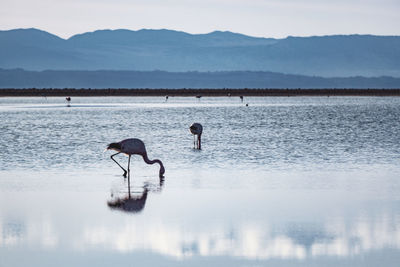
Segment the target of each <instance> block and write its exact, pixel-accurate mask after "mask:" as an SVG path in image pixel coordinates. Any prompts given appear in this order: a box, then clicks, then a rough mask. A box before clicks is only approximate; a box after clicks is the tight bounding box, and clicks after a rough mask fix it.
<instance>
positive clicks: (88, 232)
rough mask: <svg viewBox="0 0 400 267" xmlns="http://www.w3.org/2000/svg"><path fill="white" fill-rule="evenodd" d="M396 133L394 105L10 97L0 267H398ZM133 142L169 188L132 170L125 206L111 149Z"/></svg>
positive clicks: (3, 102) (399, 148)
mask: <svg viewBox="0 0 400 267" xmlns="http://www.w3.org/2000/svg"><path fill="white" fill-rule="evenodd" d="M245 103H249V106H248V107H246V106H245V105H244V104H245ZM399 118H400V98H386V97H329V98H328V97H270V98H245V100H244V103H241V102H240V99H239V98H236V97H230V98H229V97H225V98H208V97H203V98H201V99H200V100H197V99H195V98H185V97H170V98H169V99H168V102H166V101H165V99H164V98H161V97H115V98H111V97H98V98H97V97H86V98H85V97H73V98H72V101H71V105H70V107H67V104H66V103H65V100H64V98H50V97H49V98H0V121H1V124H0V135H1V139H0V146H1V148H2V149H1V151H0V159H1V161H0V164H1V169H0V266H25V265H38V266H47V265H48V266H53V265H54V264H57V265H60V266H87V265H89V264H92V265H94V264H95V265H96V266H110V265H115V264H117V265H118V264H128V265H133V264H135V265H139V266H146V265H154V266H180V265H182V266H188V265H189V266H204V265H205V264H208V265H211V266H266V265H273V266H301V265H304V266H398V265H399V263H400V205H399V204H400V202H399V201H400V197H399V195H400V194H399V193H400V181H399V178H398V177H400V175H399V174H400V164H399V163H400V121H399ZM195 121H196V122H200V123H202V124H203V127H204V134H203V136H202V141H203V143H202V150H201V151H198V150H194V149H193V137H192V136H191V134H190V133H189V131H188V126H189V125H190V124H191V123H193V122H195ZM129 137H136V138H140V139H142V140H143V141H144V142H145V144H146V147H147V151H148V154H149V157H150V158H151V159H153V158H159V159H161V160H162V161H163V163H164V165H165V168H166V174H165V179H164V180H160V179H159V178H158V176H157V174H158V166H157V165H156V164H155V165H151V166H150V165H146V164H145V163H144V162H143V160H142V159H141V158H140V157H138V156H135V157H133V162H132V177H131V181H130V182H131V195H132V198H131V199H129V200H128V201H125V198H126V197H127V195H128V186H127V179H124V178H123V177H122V170H121V169H119V167H118V166H117V165H116V164H115V163H114V162H112V161H111V160H110V158H109V156H110V155H111V152H104V153H103V150H104V148H105V147H106V145H107V144H108V143H111V142H115V141H119V140H122V139H125V138H129ZM117 157H118V160H119V161H120V162H121V163H122V164H124V165H126V164H127V158H126V157H124V156H117ZM21 255H23V257H21Z"/></svg>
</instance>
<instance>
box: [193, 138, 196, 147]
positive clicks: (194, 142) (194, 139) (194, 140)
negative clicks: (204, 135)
mask: <svg viewBox="0 0 400 267" xmlns="http://www.w3.org/2000/svg"><path fill="white" fill-rule="evenodd" d="M193 148H196V135H193Z"/></svg>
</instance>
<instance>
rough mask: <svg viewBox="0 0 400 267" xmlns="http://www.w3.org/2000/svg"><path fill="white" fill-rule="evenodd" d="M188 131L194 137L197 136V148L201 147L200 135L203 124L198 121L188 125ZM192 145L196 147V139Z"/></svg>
mask: <svg viewBox="0 0 400 267" xmlns="http://www.w3.org/2000/svg"><path fill="white" fill-rule="evenodd" d="M189 130H190V132H191V133H192V134H193V136H194V137H196V136H197V149H201V135H202V133H203V126H202V125H201V124H200V123H197V122H195V123H193V124H192V125H190V127H189ZM193 145H194V147H196V141H194V144H193Z"/></svg>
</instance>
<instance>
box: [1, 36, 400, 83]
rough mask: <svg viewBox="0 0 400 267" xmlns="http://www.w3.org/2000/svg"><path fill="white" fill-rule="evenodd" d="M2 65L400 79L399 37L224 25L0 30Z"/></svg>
mask: <svg viewBox="0 0 400 267" xmlns="http://www.w3.org/2000/svg"><path fill="white" fill-rule="evenodd" d="M0 68H3V69H14V68H23V69H26V70H32V71H41V70H134V71H154V70H162V71H168V72H186V71H202V72H207V71H255V72H258V71H264V72H279V73H286V74H298V75H309V76H323V77H351V76H357V75H360V76H365V77H378V76H393V77H400V37H399V36H371V35H343V36H342V35H335V36H321V37H288V38H285V39H273V38H255V37H250V36H246V35H242V34H236V33H232V32H219V31H216V32H212V33H209V34H188V33H184V32H178V31H171V30H139V31H130V30H100V31H95V32H90V33H84V34H78V35H74V36H72V37H71V38H69V39H62V38H59V37H57V36H55V35H52V34H50V33H47V32H44V31H41V30H37V29H17V30H9V31H0ZM64 74H65V73H64ZM247 74H248V75H250V74H249V73H247ZM43 75H44V74H43ZM219 75H221V73H220V74H219ZM251 75H253V76H254V75H256V74H254V73H253V74H251ZM251 75H250V76H251ZM268 75H272V74H271V73H270V74H268ZM250 76H248V77H250ZM281 78H285V76H282V77H281ZM286 78H287V77H286ZM2 79H3V78H2ZM0 82H1V81H0ZM2 84H4V83H3V82H2ZM65 86H68V83H66V85H65ZM93 86H95V85H93ZM371 87H372V85H371Z"/></svg>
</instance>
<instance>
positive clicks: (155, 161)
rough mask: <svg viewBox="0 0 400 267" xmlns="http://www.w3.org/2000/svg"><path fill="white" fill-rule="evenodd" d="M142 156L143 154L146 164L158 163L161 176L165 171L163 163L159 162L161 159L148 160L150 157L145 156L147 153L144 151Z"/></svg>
mask: <svg viewBox="0 0 400 267" xmlns="http://www.w3.org/2000/svg"><path fill="white" fill-rule="evenodd" d="M142 156H143V160H144V162H146V163H147V164H154V163H158V164H159V165H160V177H161V176H163V174H164V172H165V169H164V165H163V163H162V162H161V160H159V159H154V160H150V159H149V158H148V157H147V153H144V154H143V155H142Z"/></svg>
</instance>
